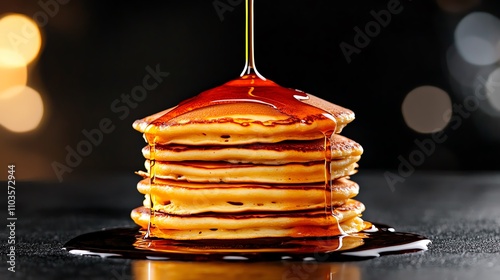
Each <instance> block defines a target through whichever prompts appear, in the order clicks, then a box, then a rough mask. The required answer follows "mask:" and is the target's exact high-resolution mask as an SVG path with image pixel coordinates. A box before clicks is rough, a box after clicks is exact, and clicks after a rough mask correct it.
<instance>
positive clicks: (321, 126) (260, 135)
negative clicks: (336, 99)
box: [131, 75, 368, 240]
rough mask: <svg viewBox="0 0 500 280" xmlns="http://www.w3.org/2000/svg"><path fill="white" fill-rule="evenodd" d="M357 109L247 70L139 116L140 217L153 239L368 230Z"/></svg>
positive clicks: (137, 216) (135, 213) (136, 212)
mask: <svg viewBox="0 0 500 280" xmlns="http://www.w3.org/2000/svg"><path fill="white" fill-rule="evenodd" d="M353 119H354V113H353V112H352V111H350V110H348V109H345V108H342V107H340V106H337V105H334V104H332V103H329V102H327V101H325V100H322V99H320V98H317V97H315V96H313V95H310V94H306V93H304V92H301V91H298V90H293V89H287V88H283V87H280V86H278V85H277V84H275V83H274V82H272V81H269V80H262V79H260V78H257V77H256V76H255V75H245V76H242V77H241V78H238V79H236V80H233V81H230V82H228V83H226V84H224V85H222V86H220V87H216V88H214V89H211V90H208V91H205V92H203V93H201V94H199V95H198V96H196V97H193V98H191V99H188V100H186V101H184V102H182V103H180V104H179V105H178V106H176V107H173V108H170V109H167V110H165V111H162V112H160V113H157V114H154V115H152V116H149V117H146V118H144V119H141V120H137V121H135V122H134V125H133V126H134V128H135V129H136V130H138V131H139V132H142V133H143V134H144V138H145V140H146V141H147V142H148V146H146V147H145V148H144V149H143V155H144V157H145V158H146V162H145V168H146V172H143V171H139V172H138V174H139V175H141V176H143V178H144V179H143V180H142V181H140V182H139V183H138V186H137V187H138V190H139V192H140V193H142V194H144V195H145V200H144V205H143V206H142V207H138V208H136V209H134V210H133V211H132V213H131V217H132V219H133V220H134V221H135V222H136V223H137V224H138V225H140V226H141V227H143V228H145V229H146V228H147V229H148V236H149V237H160V238H166V239H179V240H195V239H245V238H261V237H312V236H333V235H339V234H346V233H353V232H359V231H360V230H362V229H364V228H366V227H367V226H368V223H365V222H363V220H362V219H361V218H360V216H361V213H362V212H363V211H364V209H365V208H364V205H363V204H362V203H361V202H359V201H356V200H354V199H352V198H353V197H355V196H356V195H357V194H358V191H359V187H358V185H357V184H356V183H354V182H353V181H350V180H349V179H348V176H349V175H352V174H354V173H355V172H356V168H357V161H358V160H359V159H360V156H361V154H362V153H363V149H362V147H361V146H360V145H359V144H358V143H356V142H354V141H352V140H350V139H348V138H346V137H343V136H340V135H338V134H335V133H340V132H341V130H342V128H343V127H345V125H347V124H348V123H349V122H351V121H352V120H353Z"/></svg>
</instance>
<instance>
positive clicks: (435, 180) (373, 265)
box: [0, 171, 500, 280]
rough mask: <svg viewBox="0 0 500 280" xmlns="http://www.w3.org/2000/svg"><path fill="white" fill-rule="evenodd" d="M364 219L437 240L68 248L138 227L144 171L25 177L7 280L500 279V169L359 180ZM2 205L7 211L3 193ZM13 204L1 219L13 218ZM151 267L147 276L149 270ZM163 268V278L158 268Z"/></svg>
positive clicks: (2, 271)
mask: <svg viewBox="0 0 500 280" xmlns="http://www.w3.org/2000/svg"><path fill="white" fill-rule="evenodd" d="M353 179H354V180H355V181H357V182H358V183H359V184H360V186H361V193H360V195H359V196H358V198H359V200H361V201H362V202H364V203H365V204H366V207H367V210H366V212H365V214H364V218H365V219H367V220H370V221H374V222H380V223H385V224H389V225H392V226H393V227H395V228H396V229H397V230H398V231H407V232H414V233H419V234H422V235H425V236H427V237H429V238H430V239H431V240H432V244H431V245H430V249H429V251H426V252H420V253H415V254H407V255H394V256H384V257H380V258H375V259H371V260H366V261H360V262H349V263H334V264H316V263H285V262H273V263H249V264H234V263H215V264H213V263H175V262H154V261H133V260H124V259H101V258H98V257H80V256H73V255H69V254H67V253H66V252H65V251H63V250H62V249H61V247H62V245H63V244H64V243H65V242H66V241H68V240H69V239H71V238H72V237H75V236H77V235H79V234H82V233H86V232H91V231H96V230H100V229H102V228H105V227H123V226H132V225H133V223H132V222H131V221H130V220H129V217H128V215H129V211H130V209H132V208H133V207H135V206H137V205H139V204H140V203H141V200H142V197H141V196H140V195H139V194H138V193H137V192H136V191H135V188H134V185H135V183H136V182H137V180H138V179H137V177H134V176H108V177H103V178H92V177H88V178H85V179H82V180H81V181H79V182H78V183H76V182H75V183H70V182H68V183H64V184H50V183H27V182H18V183H17V186H16V187H17V188H16V199H17V205H16V206H17V209H16V210H17V212H16V216H17V218H18V221H17V224H16V237H17V241H18V244H17V247H16V272H15V273H11V272H8V271H7V263H6V254H5V252H6V251H7V250H6V245H7V244H6V243H7V242H6V240H7V231H6V230H3V231H2V232H1V233H0V240H2V242H1V244H0V248H1V250H2V260H1V264H0V278H1V279H11V278H12V279H14V278H16V279H118V280H126V279H148V277H149V279H159V278H155V277H158V275H159V274H161V275H163V276H164V277H165V278H169V279H198V278H204V279H211V278H214V279H221V278H226V279H232V278H234V279H239V280H243V279H246V278H248V279H256V278H260V279H498V275H500V203H499V201H500V174H498V173H473V174H471V173H464V174H457V173H453V174H442V173H416V174H414V175H413V176H411V177H409V178H407V179H406V181H405V182H404V183H400V184H397V185H396V186H395V188H393V189H391V188H390V187H389V186H388V184H387V183H386V180H385V179H384V176H383V172H366V171H365V172H361V173H360V174H358V175H356V176H354V177H353ZM4 198H5V199H2V201H1V203H0V205H1V207H2V208H3V209H6V208H7V206H6V205H7V203H6V195H5V196H4ZM6 212H7V211H6V210H5V211H2V216H1V217H2V220H3V221H5V222H4V223H7V222H6ZM147 268H149V276H148V275H147V272H148V270H147ZM155 273H156V274H155Z"/></svg>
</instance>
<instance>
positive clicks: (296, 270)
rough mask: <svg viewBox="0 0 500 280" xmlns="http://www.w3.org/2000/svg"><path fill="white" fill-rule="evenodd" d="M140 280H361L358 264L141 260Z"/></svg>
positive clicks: (135, 268) (135, 270)
mask: <svg viewBox="0 0 500 280" xmlns="http://www.w3.org/2000/svg"><path fill="white" fill-rule="evenodd" d="M132 274H133V276H134V279H138V280H156V279H169V280H176V279H188V280H189V279H204V280H210V279H217V280H219V279H225V280H229V279H238V280H247V279H249V280H250V279H252V280H254V279H287V280H307V279H325V280H326V279H328V280H331V279H349V280H357V279H361V272H360V269H359V267H358V266H357V265H356V264H355V263H319V262H314V261H305V262H290V261H281V262H280V261H276V262H253V263H249V262H174V261H172V262H170V261H151V260H140V261H134V262H133V263H132Z"/></svg>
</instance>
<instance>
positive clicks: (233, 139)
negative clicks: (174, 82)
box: [133, 76, 354, 145]
mask: <svg viewBox="0 0 500 280" xmlns="http://www.w3.org/2000/svg"><path fill="white" fill-rule="evenodd" d="M352 120H354V113H353V112H352V111H351V110H348V109H345V108H343V107H340V106H338V105H335V104H332V103H330V102H328V101H325V100H323V99H321V98H318V97H316V96H314V95H311V94H306V93H303V92H301V91H296V90H292V89H287V88H283V87H280V86H278V85H276V84H275V83H274V82H272V81H269V80H266V81H262V80H258V81H257V79H253V78H252V77H245V76H244V77H242V78H240V79H236V80H233V81H231V82H228V83H226V84H224V85H222V86H220V87H217V88H214V89H211V90H208V91H205V92H203V93H201V94H199V95H198V96H196V97H194V98H191V99H188V100H186V101H184V102H182V103H181V104H179V105H178V106H176V107H173V108H170V109H167V110H164V111H162V112H159V113H156V114H154V115H151V116H148V117H145V118H143V119H140V120H137V121H135V122H134V124H133V127H134V128H135V129H136V130H138V131H140V132H142V133H145V136H146V137H147V138H148V142H150V143H151V142H155V143H159V144H184V145H235V144H249V143H256V142H259V143H276V142H280V141H284V140H313V139H321V138H323V137H324V134H325V133H328V132H335V133H340V131H341V130H342V128H344V127H345V126H346V125H347V124H348V123H349V122H351V121H352Z"/></svg>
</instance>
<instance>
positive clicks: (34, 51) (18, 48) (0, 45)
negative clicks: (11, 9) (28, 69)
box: [0, 14, 42, 65]
mask: <svg viewBox="0 0 500 280" xmlns="http://www.w3.org/2000/svg"><path fill="white" fill-rule="evenodd" d="M41 46H42V36H41V34H40V29H39V28H38V26H37V24H36V23H35V22H34V21H33V20H32V19H31V18H29V17H27V16H25V15H20V14H9V15H7V16H4V17H3V18H1V19H0V49H3V50H8V51H12V52H15V53H18V54H19V55H21V56H22V57H23V59H24V64H25V65H27V64H28V63H30V62H31V61H33V59H35V57H36V56H37V55H38V53H39V52H40V48H41Z"/></svg>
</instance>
